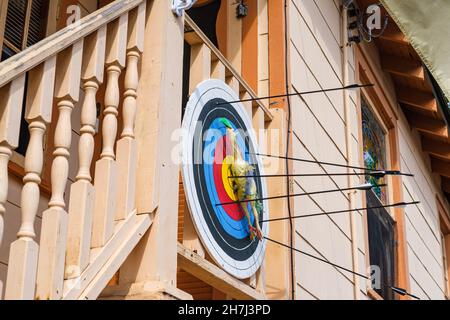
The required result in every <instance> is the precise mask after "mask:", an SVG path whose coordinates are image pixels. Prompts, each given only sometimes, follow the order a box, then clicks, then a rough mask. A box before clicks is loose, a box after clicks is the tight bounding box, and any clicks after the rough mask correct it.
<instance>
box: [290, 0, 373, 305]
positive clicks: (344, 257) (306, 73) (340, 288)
mask: <svg viewBox="0 0 450 320" xmlns="http://www.w3.org/2000/svg"><path fill="white" fill-rule="evenodd" d="M289 21H290V29H289V32H290V59H291V60H290V63H291V80H292V88H291V89H292V91H293V92H295V91H297V92H301V91H307V90H315V89H320V88H323V89H325V88H334V87H340V86H342V85H343V50H342V49H341V38H342V35H341V24H342V22H341V16H340V12H339V8H338V6H337V5H336V4H335V3H334V2H333V1H323V0H292V1H291V2H290V17H289ZM353 57H354V55H353V53H351V54H350V55H349V61H348V62H349V64H348V66H349V72H350V79H352V78H354V73H355V71H354V65H355V63H354V58H353ZM355 101H356V96H355V95H354V94H353V93H352V94H351V99H350V104H351V105H350V110H351V111H352V112H351V122H352V123H351V127H352V141H351V142H350V145H351V146H352V152H353V154H354V159H355V160H354V161H355V163H354V165H359V163H358V160H359V157H358V154H359V147H358V128H359V126H358V122H359V120H358V113H357V108H356V103H355ZM291 103H292V115H293V117H292V127H293V131H294V138H293V156H294V157H300V158H307V159H311V160H319V161H328V162H335V163H341V164H345V163H346V161H347V160H346V154H347V150H346V140H345V130H346V123H345V117H344V96H343V92H342V91H336V92H330V93H322V94H316V95H309V96H302V97H293V98H292V99H291ZM325 172H346V171H345V169H339V168H333V167H321V166H319V165H315V164H307V163H302V162H298V163H294V173H325ZM353 180H354V184H357V183H358V180H357V178H355V179H353ZM294 182H295V184H294V192H311V191H319V190H328V189H337V188H345V187H348V181H347V178H346V177H308V178H305V177H300V178H296V179H295V181H294ZM361 202H362V201H361V197H360V196H359V195H357V201H356V204H355V205H356V206H359V205H360V204H361ZM294 203H295V205H294V208H295V209H294V212H295V214H296V215H299V214H300V215H301V214H309V213H316V212H326V211H332V210H339V209H345V208H348V207H349V199H348V195H346V194H345V193H340V192H336V193H329V194H323V195H315V196H311V197H301V198H297V199H295V200H294ZM355 216H356V223H357V234H358V235H359V237H358V240H357V241H358V249H359V250H358V251H359V252H358V255H359V259H358V260H359V270H356V271H358V272H361V273H365V246H364V240H363V237H362V236H363V232H362V230H363V218H362V216H361V215H360V214H358V213H357V214H356V215H355ZM295 229H296V241H295V245H296V247H298V248H299V249H301V250H305V251H307V252H309V253H311V254H313V255H316V256H318V257H321V258H324V259H327V260H328V261H330V262H334V263H337V264H339V265H341V266H344V267H346V268H349V269H352V247H351V245H352V238H351V231H350V219H349V214H345V213H344V214H341V215H334V216H329V217H327V216H321V217H315V218H307V219H300V220H297V221H296V223H295ZM296 273H297V274H296V276H297V293H296V294H297V298H298V299H353V297H354V294H353V286H354V284H353V276H352V275H351V274H349V273H348V272H345V271H341V270H338V269H336V268H334V267H331V266H329V265H326V264H324V263H322V262H320V261H315V260H313V259H311V258H309V257H306V256H302V255H299V254H298V255H296ZM360 289H361V294H360V298H365V297H366V295H365V293H366V288H365V281H364V279H362V281H360Z"/></svg>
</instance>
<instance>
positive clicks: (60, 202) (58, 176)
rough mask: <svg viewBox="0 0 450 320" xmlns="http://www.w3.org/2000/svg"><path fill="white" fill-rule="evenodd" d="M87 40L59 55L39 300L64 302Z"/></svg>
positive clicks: (41, 252) (37, 296)
mask: <svg viewBox="0 0 450 320" xmlns="http://www.w3.org/2000/svg"><path fill="white" fill-rule="evenodd" d="M82 57H83V40H80V41H78V42H76V43H74V44H73V45H72V46H70V47H69V48H67V49H65V50H63V51H62V52H60V53H59V54H58V59H57V70H58V72H57V73H56V83H55V98H56V101H57V108H58V120H57V123H56V129H55V133H54V137H53V138H54V145H55V151H54V152H53V156H54V159H53V163H52V168H51V188H52V196H51V198H50V202H49V208H48V209H47V210H45V211H44V213H43V214H42V227H41V238H40V249H39V262H38V270H37V279H36V299H40V300H48V299H51V300H54V299H60V298H61V297H62V293H63V283H64V258H65V251H66V240H67V222H68V215H67V211H66V203H65V201H64V192H65V190H66V184H67V179H68V177H69V157H70V147H71V142H72V125H71V115H72V111H73V109H74V107H75V104H76V103H77V102H78V99H79V94H80V72H81V61H82Z"/></svg>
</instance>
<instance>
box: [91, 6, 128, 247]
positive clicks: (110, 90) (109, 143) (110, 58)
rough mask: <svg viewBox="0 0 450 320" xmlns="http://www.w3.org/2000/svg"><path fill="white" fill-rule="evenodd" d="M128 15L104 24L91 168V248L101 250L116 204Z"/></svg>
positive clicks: (112, 220) (109, 229)
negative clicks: (99, 117) (101, 101)
mask: <svg viewBox="0 0 450 320" xmlns="http://www.w3.org/2000/svg"><path fill="white" fill-rule="evenodd" d="M127 29H128V14H124V15H122V16H120V17H119V18H118V19H116V20H115V21H113V22H111V23H109V24H108V28H107V37H106V59H105V64H106V74H107V76H106V78H107V82H106V91H105V106H104V110H103V116H104V117H103V123H102V139H103V140H102V144H103V148H102V153H101V155H100V160H98V161H97V163H96V164H95V178H94V189H95V201H94V211H93V222H92V239H91V247H93V248H96V247H102V246H104V245H105V243H106V242H107V241H108V240H109V239H110V238H111V236H112V234H113V226H114V216H115V212H116V201H117V174H118V169H117V163H116V161H115V159H116V156H115V153H114V145H115V141H116V135H117V116H118V113H119V112H118V107H119V102H120V92H119V76H120V73H121V70H122V68H124V67H125V57H126V47H127V43H126V40H127Z"/></svg>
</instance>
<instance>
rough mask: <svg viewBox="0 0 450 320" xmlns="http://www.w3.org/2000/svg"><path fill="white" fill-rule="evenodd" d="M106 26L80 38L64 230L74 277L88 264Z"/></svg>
mask: <svg viewBox="0 0 450 320" xmlns="http://www.w3.org/2000/svg"><path fill="white" fill-rule="evenodd" d="M105 44H106V26H103V27H101V28H100V29H99V30H97V32H95V33H93V34H91V35H90V36H88V37H87V38H85V40H84V46H85V49H84V53H83V65H82V71H81V78H82V80H83V91H84V101H83V105H82V107H81V129H80V132H81V137H80V141H79V144H78V158H79V168H78V173H77V176H76V182H75V183H73V184H72V186H71V189H70V201H69V228H68V229H69V231H68V234H67V250H66V270H65V278H66V279H72V278H77V277H79V276H80V275H81V273H82V272H83V271H84V270H85V269H86V267H87V266H88V264H89V254H90V248H91V232H92V210H93V209H94V197H95V191H94V186H93V184H92V182H91V181H92V178H91V173H90V170H91V164H92V157H93V154H94V135H95V125H96V121H97V103H96V94H97V90H98V88H99V86H100V84H101V83H102V82H103V70H104V67H105Z"/></svg>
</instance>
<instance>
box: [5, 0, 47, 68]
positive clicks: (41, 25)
mask: <svg viewBox="0 0 450 320" xmlns="http://www.w3.org/2000/svg"><path fill="white" fill-rule="evenodd" d="M47 2H48V1H44V0H31V1H28V0H14V1H9V2H8V8H7V14H6V23H5V30H4V38H3V45H2V61H3V60H5V59H7V58H9V57H11V56H13V55H15V54H16V53H19V52H20V51H22V50H24V49H25V48H27V47H30V46H32V45H33V44H35V43H37V42H39V41H40V40H42V39H43V38H44V36H45V29H46V28H45V27H46V22H47V12H48V10H47Z"/></svg>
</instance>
